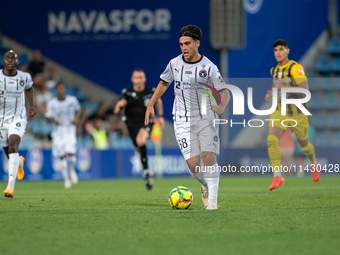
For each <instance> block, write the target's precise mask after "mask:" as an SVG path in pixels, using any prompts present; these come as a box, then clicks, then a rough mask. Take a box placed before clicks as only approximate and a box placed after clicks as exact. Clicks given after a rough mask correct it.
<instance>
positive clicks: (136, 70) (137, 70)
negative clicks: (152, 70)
mask: <svg viewBox="0 0 340 255" xmlns="http://www.w3.org/2000/svg"><path fill="white" fill-rule="evenodd" d="M134 72H143V73H145V72H144V70H143V69H142V68H139V67H138V68H135V69H133V71H132V74H134Z"/></svg>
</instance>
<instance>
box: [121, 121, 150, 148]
mask: <svg viewBox="0 0 340 255" xmlns="http://www.w3.org/2000/svg"><path fill="white" fill-rule="evenodd" d="M126 125H127V128H128V130H129V134H130V137H131V139H132V141H133V144H134V145H135V146H136V147H137V144H136V138H137V135H138V132H139V130H140V129H141V128H145V130H146V131H147V132H148V133H149V134H151V131H152V126H153V123H149V124H148V125H147V126H145V125H144V123H126Z"/></svg>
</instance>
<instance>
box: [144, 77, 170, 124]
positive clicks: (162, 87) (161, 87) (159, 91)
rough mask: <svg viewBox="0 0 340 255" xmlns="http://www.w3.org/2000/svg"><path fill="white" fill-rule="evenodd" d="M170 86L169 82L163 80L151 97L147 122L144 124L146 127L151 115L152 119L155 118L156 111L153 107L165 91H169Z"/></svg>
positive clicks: (147, 109)
mask: <svg viewBox="0 0 340 255" xmlns="http://www.w3.org/2000/svg"><path fill="white" fill-rule="evenodd" d="M169 86H170V83H167V82H165V81H163V80H161V81H160V82H159V83H158V86H157V88H156V91H155V92H154V93H153V95H152V97H151V99H150V101H149V103H148V106H147V108H146V112H145V122H144V124H145V125H148V124H149V118H150V115H151V116H152V117H155V111H154V109H153V106H154V105H155V103H156V102H157V101H158V99H160V97H161V96H162V95H163V94H164V93H165V91H166V90H167V89H168V87H169Z"/></svg>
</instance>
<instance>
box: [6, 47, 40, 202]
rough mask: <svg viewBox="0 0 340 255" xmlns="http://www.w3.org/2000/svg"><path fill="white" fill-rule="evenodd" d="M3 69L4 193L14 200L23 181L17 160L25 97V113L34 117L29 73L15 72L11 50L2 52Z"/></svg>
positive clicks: (20, 160) (15, 58)
mask: <svg viewBox="0 0 340 255" xmlns="http://www.w3.org/2000/svg"><path fill="white" fill-rule="evenodd" d="M2 64H3V65H4V69H3V70H0V141H1V145H2V147H3V148H4V152H5V154H6V156H7V158H8V185H7V188H6V189H5V190H4V192H3V194H4V196H5V197H7V198H9V197H10V198H13V196H14V185H15V179H16V178H17V177H18V180H21V179H22V178H24V169H23V168H24V161H25V159H24V158H23V157H19V153H18V148H19V144H20V141H21V138H22V137H23V135H24V133H25V129H26V125H27V117H26V107H25V95H26V97H27V99H28V101H29V103H30V108H29V111H28V114H29V115H30V116H31V117H33V116H34V115H35V113H36V112H35V109H34V106H33V87H32V85H33V82H32V77H31V75H30V74H29V73H25V72H21V71H19V70H17V69H16V67H17V66H18V65H19V60H18V56H17V54H16V53H15V52H14V51H12V50H10V51H8V52H6V53H5V55H4V58H3V62H2Z"/></svg>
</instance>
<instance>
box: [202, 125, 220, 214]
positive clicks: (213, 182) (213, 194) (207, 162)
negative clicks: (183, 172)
mask: <svg viewBox="0 0 340 255" xmlns="http://www.w3.org/2000/svg"><path fill="white" fill-rule="evenodd" d="M197 124H198V139H199V141H200V148H201V155H202V160H203V165H204V166H205V170H206V171H205V178H206V181H207V184H208V185H207V186H208V190H209V197H208V205H207V207H206V209H210V210H214V209H217V197H218V187H219V180H220V172H219V167H218V164H217V161H216V157H217V155H218V154H219V153H220V139H219V133H218V132H219V130H218V126H215V127H214V125H213V124H212V122H211V121H210V120H202V121H198V123H197Z"/></svg>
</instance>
